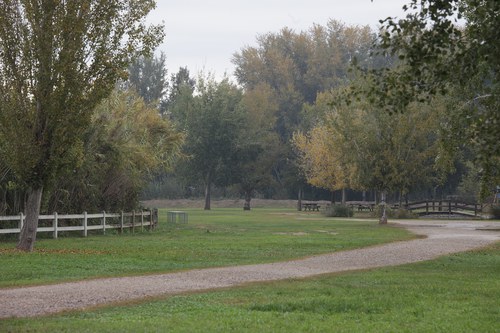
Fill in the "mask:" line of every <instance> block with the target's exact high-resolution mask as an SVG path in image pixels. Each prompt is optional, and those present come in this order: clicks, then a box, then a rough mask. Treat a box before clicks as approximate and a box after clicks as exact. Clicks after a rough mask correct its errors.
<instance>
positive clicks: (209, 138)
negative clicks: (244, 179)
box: [176, 76, 242, 210]
mask: <svg viewBox="0 0 500 333" xmlns="http://www.w3.org/2000/svg"><path fill="white" fill-rule="evenodd" d="M184 93H185V94H186V93H187V92H186V91H185V92H184ZM241 96H242V93H241V90H240V89H239V88H237V87H236V86H234V85H233V84H231V83H230V82H229V80H228V79H224V80H222V81H221V82H216V81H215V80H214V78H213V77H211V76H208V77H200V78H198V80H197V85H196V94H195V95H194V96H192V98H191V99H189V98H187V97H184V98H181V99H179V101H180V102H181V103H188V104H187V105H189V107H187V108H185V109H183V110H182V112H180V113H179V114H178V115H177V117H178V118H177V120H176V121H177V123H178V124H179V125H180V126H181V129H183V130H185V131H186V133H187V136H186V143H185V148H184V153H185V154H186V155H187V156H188V158H187V159H186V161H185V163H183V164H180V165H179V166H178V167H179V168H180V169H182V170H183V173H184V174H185V175H186V176H187V178H190V179H191V180H192V181H195V182H202V183H203V184H204V186H205V207H204V209H206V210H209V209H210V208H211V192H212V186H213V185H214V184H215V185H221V186H227V185H230V184H232V183H233V182H234V181H235V170H236V166H237V149H238V136H239V132H240V129H241V127H242V116H241V114H242V113H241V112H240V107H239V105H240V101H241Z"/></svg>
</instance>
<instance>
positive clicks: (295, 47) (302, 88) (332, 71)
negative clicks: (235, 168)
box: [233, 20, 375, 192]
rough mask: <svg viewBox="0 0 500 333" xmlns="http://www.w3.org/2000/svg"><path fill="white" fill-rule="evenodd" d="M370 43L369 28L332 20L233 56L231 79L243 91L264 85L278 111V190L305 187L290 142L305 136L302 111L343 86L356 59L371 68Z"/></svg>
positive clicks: (262, 40)
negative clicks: (301, 133)
mask: <svg viewBox="0 0 500 333" xmlns="http://www.w3.org/2000/svg"><path fill="white" fill-rule="evenodd" d="M374 39H375V34H374V32H372V31H371V30H370V28H369V27H367V26H365V27H359V26H346V25H345V24H343V23H341V22H338V21H335V20H331V21H329V22H328V23H327V24H326V26H321V25H314V26H313V27H312V28H311V29H309V30H307V31H301V32H294V31H293V30H292V29H289V28H284V29H282V30H281V31H279V32H278V33H268V34H264V35H261V36H259V37H257V44H258V45H257V46H255V47H245V48H243V49H242V50H241V51H240V52H238V53H236V54H235V55H234V57H233V62H234V64H235V65H236V70H235V76H236V78H237V80H238V82H239V83H240V84H241V85H242V86H243V87H244V89H245V90H251V89H253V88H255V87H257V86H259V85H262V84H266V85H267V86H268V87H269V88H270V91H271V93H272V95H273V98H274V100H275V101H276V103H277V105H278V111H277V113H276V122H275V132H276V133H277V135H278V137H279V141H276V143H277V145H278V146H281V147H280V149H279V151H281V152H282V154H283V155H282V156H280V157H279V158H277V160H279V161H280V163H279V164H277V166H276V167H275V175H274V176H275V179H276V180H277V183H279V184H280V185H282V186H287V187H288V189H293V187H295V186H300V187H302V185H303V182H302V181H301V182H297V180H299V179H300V180H302V177H301V176H300V175H299V174H297V171H298V169H297V168H296V162H295V161H294V159H295V155H294V154H293V149H292V147H291V145H290V139H291V138H292V136H293V133H294V132H295V131H296V130H299V129H302V130H304V128H303V120H304V119H303V115H304V114H303V113H302V109H303V107H304V105H306V104H314V102H315V100H316V96H317V94H318V93H320V92H322V91H328V90H329V89H331V88H334V87H337V86H341V85H344V84H347V83H348V81H349V75H350V74H349V67H350V64H351V61H352V59H353V58H354V57H355V56H357V58H358V59H359V63H362V64H364V65H366V66H373V65H374V63H373V61H372V60H371V59H370V58H369V55H370V51H371V47H372V45H373V42H374ZM306 130H307V129H306ZM277 150H278V149H277ZM285 180H286V182H285ZM299 192H300V190H299Z"/></svg>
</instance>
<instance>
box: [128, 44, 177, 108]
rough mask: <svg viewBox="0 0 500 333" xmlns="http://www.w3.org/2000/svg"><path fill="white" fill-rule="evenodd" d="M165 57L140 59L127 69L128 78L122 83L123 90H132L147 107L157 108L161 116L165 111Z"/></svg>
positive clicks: (166, 82) (166, 86)
mask: <svg viewBox="0 0 500 333" xmlns="http://www.w3.org/2000/svg"><path fill="white" fill-rule="evenodd" d="M165 60H166V56H165V54H164V53H161V54H160V56H159V57H140V58H139V59H137V60H136V61H135V62H134V63H132V64H131V65H130V66H129V67H128V73H129V75H128V78H127V80H126V81H124V82H123V83H122V88H123V89H124V90H134V91H136V92H137V94H139V96H141V97H142V98H143V99H144V102H145V103H146V104H148V105H151V106H155V107H159V108H160V112H161V113H162V114H163V113H164V112H165V110H164V109H163V106H164V104H165V97H166V96H165V95H166V93H167V88H168V81H167V69H166V68H165Z"/></svg>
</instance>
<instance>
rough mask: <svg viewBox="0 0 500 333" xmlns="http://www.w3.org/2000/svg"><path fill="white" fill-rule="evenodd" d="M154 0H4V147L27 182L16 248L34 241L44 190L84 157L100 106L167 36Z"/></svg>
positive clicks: (0, 62)
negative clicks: (150, 21)
mask: <svg viewBox="0 0 500 333" xmlns="http://www.w3.org/2000/svg"><path fill="white" fill-rule="evenodd" d="M154 7H155V1H153V0H140V1H131V0H106V1H103V0H74V1H61V0H42V1H38V0H37V1H35V0H27V1H19V0H5V1H2V2H1V3H0V154H1V155H2V156H4V163H5V164H6V165H7V166H8V167H9V169H10V170H11V171H12V173H13V174H14V175H15V178H16V180H17V181H19V182H22V183H23V184H24V185H25V187H26V188H27V193H28V194H27V201H26V222H25V223H24V225H23V228H22V230H21V237H20V241H19V243H18V245H17V247H18V248H19V249H21V250H25V251H31V250H33V246H34V244H35V239H36V231H37V224H38V215H39V211H40V202H41V198H42V193H43V190H44V189H50V188H51V187H52V186H53V183H54V180H55V179H57V178H58V176H59V175H61V173H62V172H63V171H64V170H66V169H67V168H69V167H73V166H74V165H75V162H77V161H78V159H80V158H81V154H82V151H83V149H82V146H83V142H82V135H83V133H84V132H85V129H86V128H87V127H88V125H89V123H90V121H91V114H92V110H93V109H94V107H95V106H96V105H97V104H98V103H99V102H100V101H101V100H102V99H104V98H105V97H107V96H108V95H109V93H110V92H111V90H112V89H113V87H114V85H115V83H116V82H117V80H118V79H119V78H122V77H123V75H124V74H125V71H126V68H127V66H128V65H129V64H130V63H131V62H132V60H133V59H136V58H137V57H138V56H139V55H148V53H149V52H150V51H151V50H152V49H153V48H154V47H155V46H156V45H158V44H159V42H160V40H161V39H162V37H163V30H162V27H161V26H150V27H147V26H146V25H145V17H146V15H147V14H148V13H149V12H150V11H151V10H152V9H153V8H154Z"/></svg>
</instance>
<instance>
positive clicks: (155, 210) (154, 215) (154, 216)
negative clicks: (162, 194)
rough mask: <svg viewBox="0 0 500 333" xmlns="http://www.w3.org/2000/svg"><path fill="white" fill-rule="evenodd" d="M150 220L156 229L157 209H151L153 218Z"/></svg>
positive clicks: (157, 221) (157, 220)
mask: <svg viewBox="0 0 500 333" xmlns="http://www.w3.org/2000/svg"><path fill="white" fill-rule="evenodd" d="M151 218H152V219H153V226H154V227H155V228H156V227H157V226H158V223H159V217H158V208H155V209H153V216H152V217H151Z"/></svg>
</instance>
